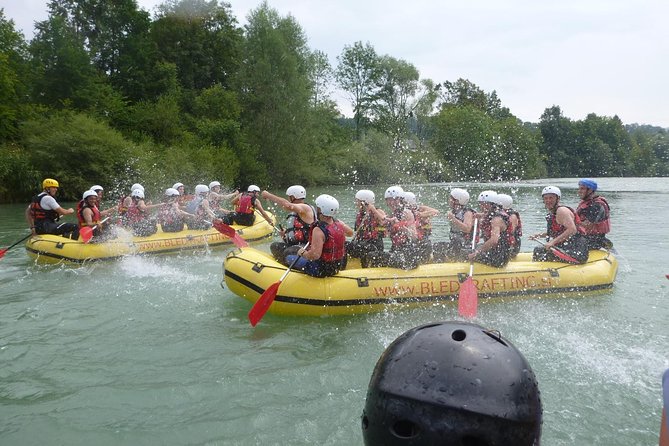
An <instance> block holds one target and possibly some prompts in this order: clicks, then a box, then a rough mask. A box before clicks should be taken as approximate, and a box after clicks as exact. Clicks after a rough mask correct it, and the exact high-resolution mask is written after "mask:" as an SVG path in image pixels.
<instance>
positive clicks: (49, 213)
mask: <svg viewBox="0 0 669 446" xmlns="http://www.w3.org/2000/svg"><path fill="white" fill-rule="evenodd" d="M47 195H49V194H47V193H46V192H42V193H40V194H38V195H35V196H34V197H33V199H32V201H31V203H30V213H31V214H32V216H33V220H34V221H35V222H38V221H41V220H50V221H58V219H59V218H60V215H58V212H56V211H54V210H53V209H42V205H41V202H42V198H44V197H46V196H47Z"/></svg>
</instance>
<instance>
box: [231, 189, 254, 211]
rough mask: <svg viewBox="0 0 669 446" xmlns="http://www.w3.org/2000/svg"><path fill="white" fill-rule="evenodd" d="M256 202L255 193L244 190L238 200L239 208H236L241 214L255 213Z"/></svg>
mask: <svg viewBox="0 0 669 446" xmlns="http://www.w3.org/2000/svg"><path fill="white" fill-rule="evenodd" d="M254 204H255V194H253V193H248V192H242V196H241V197H239V201H238V202H237V209H235V210H236V211H237V212H238V213H240V214H253V212H254V211H255V208H254V207H253V205H254Z"/></svg>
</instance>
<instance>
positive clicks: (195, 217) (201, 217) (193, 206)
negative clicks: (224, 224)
mask: <svg viewBox="0 0 669 446" xmlns="http://www.w3.org/2000/svg"><path fill="white" fill-rule="evenodd" d="M208 196H209V186H207V185H206V184H198V185H197V186H195V196H194V197H193V199H192V200H191V201H189V202H188V204H187V205H186V212H187V213H189V214H191V217H190V218H189V219H188V229H199V230H204V229H209V228H211V223H210V222H211V221H212V220H214V219H215V218H217V217H216V214H214V211H213V210H212V209H211V207H210V206H209V199H208V198H207V197H208Z"/></svg>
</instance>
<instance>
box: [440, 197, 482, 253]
mask: <svg viewBox="0 0 669 446" xmlns="http://www.w3.org/2000/svg"><path fill="white" fill-rule="evenodd" d="M467 203H469V192H467V191H466V190H465V189H461V188H459V187H455V188H453V189H451V192H450V193H449V195H448V206H449V207H450V210H449V211H448V212H447V213H446V219H447V220H448V221H449V222H450V223H451V230H450V232H449V241H448V242H437V243H435V244H434V249H433V259H434V261H435V262H464V261H465V260H466V259H467V255H468V254H469V252H470V251H471V246H472V231H473V230H474V214H475V212H474V209H472V208H470V207H468V206H467Z"/></svg>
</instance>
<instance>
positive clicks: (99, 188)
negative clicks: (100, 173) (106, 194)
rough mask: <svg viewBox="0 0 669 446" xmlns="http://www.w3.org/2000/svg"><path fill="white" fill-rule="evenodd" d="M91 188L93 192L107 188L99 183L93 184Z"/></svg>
mask: <svg viewBox="0 0 669 446" xmlns="http://www.w3.org/2000/svg"><path fill="white" fill-rule="evenodd" d="M91 190H92V191H93V192H97V191H99V190H105V189H104V187H102V186H100V185H99V184H96V185H95V186H92V187H91Z"/></svg>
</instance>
